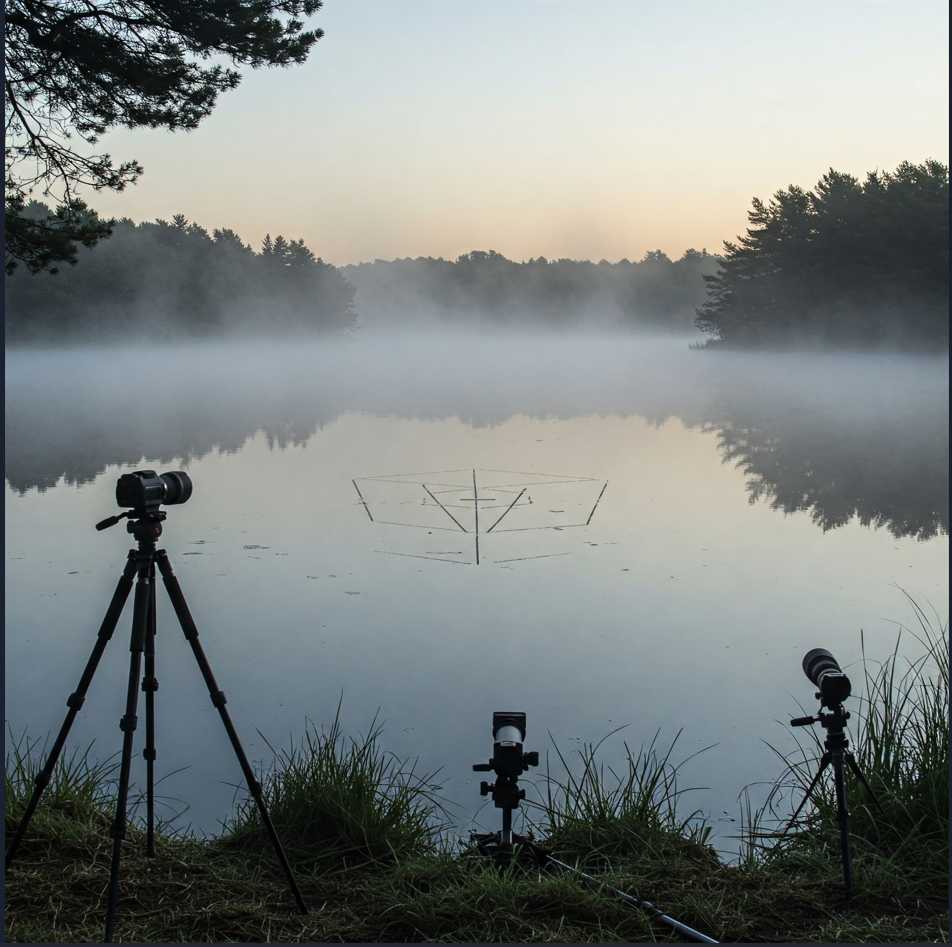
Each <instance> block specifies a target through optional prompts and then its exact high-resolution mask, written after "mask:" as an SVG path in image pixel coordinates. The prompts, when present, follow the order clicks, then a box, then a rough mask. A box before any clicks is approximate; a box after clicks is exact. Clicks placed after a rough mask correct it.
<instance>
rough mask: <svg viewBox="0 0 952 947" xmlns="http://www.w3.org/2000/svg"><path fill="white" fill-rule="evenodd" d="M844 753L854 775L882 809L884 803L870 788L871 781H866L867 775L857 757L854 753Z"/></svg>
mask: <svg viewBox="0 0 952 947" xmlns="http://www.w3.org/2000/svg"><path fill="white" fill-rule="evenodd" d="M844 755H845V757H846V762H847V763H849V767H850V769H851V770H852V771H853V775H854V776H855V777H856V778H857V779H858V780H859V781H860V782H861V783H862V784H863V788H864V789H865V790H866V792H867V793H868V794H869V798H870V799H872V800H873V802H875V803H876V805H877V806H878V807H879V809H880V811H882V808H883V807H882V804H881V803H880V801H879V800H878V799H877V798H876V794H875V793H874V792H873V790H872V789H870V788H869V783H868V782H866V777H865V776H864V775H863V771H862V770H861V769H860V768H859V764H858V763H857V762H856V758H855V757H854V756H853V754H852V753H846V754H844Z"/></svg>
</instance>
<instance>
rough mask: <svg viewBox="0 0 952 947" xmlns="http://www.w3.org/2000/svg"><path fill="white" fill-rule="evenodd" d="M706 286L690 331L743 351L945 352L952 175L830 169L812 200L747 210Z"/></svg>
mask: <svg viewBox="0 0 952 947" xmlns="http://www.w3.org/2000/svg"><path fill="white" fill-rule="evenodd" d="M748 219H749V221H750V224H751V226H750V227H749V228H748V230H747V233H746V235H745V236H743V237H738V238H737V242H736V243H731V242H725V244H724V247H725V254H724V257H723V258H722V260H721V265H720V270H719V271H718V272H717V273H715V274H713V275H710V276H707V277H705V280H706V282H707V288H708V293H709V298H708V300H707V301H706V302H705V303H704V305H703V306H702V307H701V308H700V309H699V310H698V314H697V323H696V324H697V326H698V328H700V329H701V330H702V331H704V332H707V333H710V334H711V335H712V337H713V339H714V340H717V341H720V342H724V343H732V344H739V345H760V344H791V343H810V344H830V343H833V344H842V343H850V344H854V345H856V344H859V345H865V344H868V345H906V344H908V345H915V346H945V347H946V348H947V347H948V343H949V280H948V276H949V169H948V166H947V165H944V164H941V163H940V162H938V161H933V160H929V161H926V162H925V163H924V164H918V165H916V164H912V163H910V162H908V161H904V162H903V163H902V164H900V165H899V167H898V168H896V170H895V171H892V172H889V171H871V172H869V173H868V174H867V175H866V179H865V181H863V182H862V183H861V182H860V181H859V180H858V179H857V178H855V177H853V176H852V175H850V174H843V173H841V172H839V171H834V170H833V169H832V168H831V169H830V171H829V173H828V174H824V175H823V177H822V178H821V179H820V180H819V182H818V183H817V185H816V187H815V188H814V189H813V190H812V191H807V190H804V189H803V188H801V187H798V186H796V185H790V186H789V187H787V188H786V190H781V191H777V193H776V194H774V196H773V198H771V199H770V200H769V201H767V202H766V203H765V202H764V201H762V200H760V199H759V198H755V199H754V201H753V208H752V210H750V211H749V212H748Z"/></svg>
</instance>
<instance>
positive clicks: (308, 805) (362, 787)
mask: <svg viewBox="0 0 952 947" xmlns="http://www.w3.org/2000/svg"><path fill="white" fill-rule="evenodd" d="M380 734H381V728H380V727H379V726H378V725H377V721H376V718H375V719H374V721H373V722H372V724H371V727H370V731H369V733H368V735H367V736H366V737H361V738H358V739H354V738H352V737H351V738H347V737H345V736H344V734H343V733H342V731H341V727H340V707H338V711H337V714H336V715H335V717H334V721H333V723H332V725H331V726H330V728H329V729H328V730H327V731H325V730H323V729H318V728H317V727H315V726H314V725H313V724H309V726H308V729H307V730H306V731H305V734H304V738H303V741H302V742H300V743H298V744H297V745H296V746H295V745H294V744H292V746H291V749H290V750H282V751H281V752H280V753H278V752H275V762H274V764H273V766H272V768H271V770H270V772H268V773H267V774H266V775H265V777H264V779H263V780H262V794H263V797H264V801H265V805H266V807H267V809H268V814H269V815H270V816H271V820H272V822H273V823H274V827H275V829H276V831H277V833H278V836H279V837H280V838H281V840H282V844H283V845H284V848H285V850H286V852H287V854H288V857H289V858H290V859H291V860H292V862H295V863H296V864H299V865H301V866H302V867H303V868H304V869H305V870H309V869H311V868H315V867H321V868H323V869H330V868H348V869H353V868H368V867H378V868H379V867H382V866H384V865H388V864H394V863H396V862H398V861H401V860H404V859H407V858H411V857H413V856H418V855H424V854H426V853H428V852H431V851H433V850H434V848H435V846H436V843H437V840H438V838H439V835H440V831H441V824H442V823H441V819H440V816H441V814H442V813H443V811H444V808H443V804H442V802H441V801H440V798H439V796H438V792H439V789H440V787H439V786H436V785H435V784H434V783H433V782H432V780H433V777H434V776H435V774H429V775H422V776H421V775H418V774H417V773H415V772H414V768H413V766H409V767H408V766H407V763H406V761H401V760H399V759H398V758H397V757H396V756H395V755H394V754H392V753H390V752H388V751H385V750H383V749H382V748H381V746H380V743H379V738H380ZM224 827H225V835H224V839H225V840H227V844H229V845H234V846H237V847H240V848H244V849H248V848H253V849H262V850H270V849H272V843H271V840H270V837H269V836H268V834H267V832H266V829H265V827H264V825H263V823H262V821H261V815H260V813H259V811H258V807H257V805H256V803H255V801H254V799H253V798H250V797H249V798H247V799H246V800H245V801H243V802H241V803H240V804H239V805H238V807H237V808H236V811H235V814H234V816H233V817H232V818H231V820H230V821H228V822H226V824H225V826H224Z"/></svg>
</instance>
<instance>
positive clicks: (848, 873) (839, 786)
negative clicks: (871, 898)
mask: <svg viewBox="0 0 952 947" xmlns="http://www.w3.org/2000/svg"><path fill="white" fill-rule="evenodd" d="M833 783H834V786H835V787H836V821H837V822H839V824H840V852H841V854H842V856H843V887H844V889H845V894H846V900H847V901H849V899H850V898H852V897H853V867H852V864H851V861H850V813H849V809H847V807H846V785H845V782H844V780H843V751H842V750H834V751H833Z"/></svg>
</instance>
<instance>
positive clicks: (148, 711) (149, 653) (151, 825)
mask: <svg viewBox="0 0 952 947" xmlns="http://www.w3.org/2000/svg"><path fill="white" fill-rule="evenodd" d="M149 588H150V589H151V595H150V597H149V598H150V607H149V627H148V629H147V630H146V636H145V677H143V678H142V690H143V692H144V693H145V749H144V750H143V751H142V755H143V756H144V757H145V760H146V764H145V767H146V808H147V815H146V819H147V826H146V845H145V853H146V855H147V856H148V857H149V858H154V857H155V756H156V753H155V692H156V691H157V690H158V689H159V682H158V680H157V679H156V676H155V628H156V622H155V602H156V597H157V596H156V594H155V563H154V562H152V563H151V565H150V568H149Z"/></svg>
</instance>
